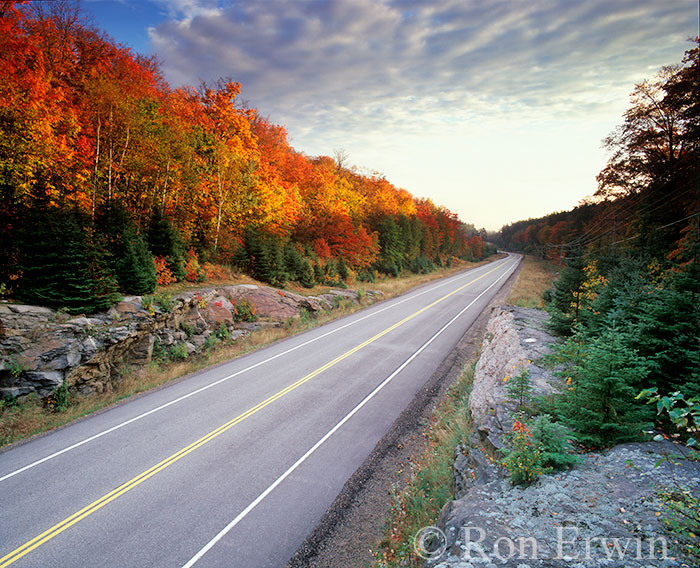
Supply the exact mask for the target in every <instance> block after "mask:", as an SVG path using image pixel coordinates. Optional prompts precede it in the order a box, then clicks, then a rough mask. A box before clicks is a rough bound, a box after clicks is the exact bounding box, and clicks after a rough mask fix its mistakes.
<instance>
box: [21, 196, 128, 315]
mask: <svg viewBox="0 0 700 568" xmlns="http://www.w3.org/2000/svg"><path fill="white" fill-rule="evenodd" d="M24 218H25V221H26V222H25V224H24V226H23V227H22V228H21V229H20V231H19V232H18V243H17V248H18V254H19V263H18V264H19V268H20V273H21V278H20V283H19V287H18V292H17V297H18V298H19V299H20V300H21V301H23V302H26V303H29V304H37V305H42V306H48V307H52V308H63V309H65V310H67V311H68V312H69V313H91V312H94V311H96V310H99V309H105V308H107V307H109V306H110V305H112V304H113V303H115V302H116V301H117V299H118V295H117V293H116V281H115V279H114V278H113V276H112V275H111V273H110V272H109V270H108V269H107V266H106V262H105V260H106V259H105V250H104V249H103V248H102V246H103V243H102V242H101V240H100V239H99V238H97V236H96V235H95V233H94V231H92V230H91V229H90V228H89V226H88V225H87V222H86V220H85V219H84V218H83V217H82V216H81V215H80V214H78V213H76V212H74V211H68V210H58V209H54V208H48V207H46V206H44V205H37V206H36V207H34V208H32V209H31V210H28V211H27V213H26V215H25V217H24Z"/></svg>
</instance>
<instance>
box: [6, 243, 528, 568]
mask: <svg viewBox="0 0 700 568" xmlns="http://www.w3.org/2000/svg"><path fill="white" fill-rule="evenodd" d="M519 262H520V257H519V256H517V255H509V256H508V257H507V258H504V259H501V260H498V261H495V262H492V263H490V264H487V265H484V266H481V267H478V268H474V269H471V270H468V271H463V272H460V273H458V274H456V275H453V276H451V277H448V278H444V279H441V280H437V281H434V282H432V283H430V284H428V285H425V286H423V287H421V288H418V289H415V290H413V291H411V292H409V293H407V294H405V295H403V296H400V297H397V298H393V299H391V300H387V301H384V302H381V303H378V304H375V305H374V306H371V307H369V308H367V309H365V310H362V311H361V312H358V313H356V314H353V315H351V316H348V317H345V318H342V319H339V320H336V321H334V322H331V323H329V324H326V325H324V326H321V327H318V328H315V329H313V330H310V331H308V332H305V333H303V334H300V335H297V336H295V337H292V338H289V339H287V340H284V341H280V342H278V343H275V344H274V345H271V346H269V347H266V348H264V349H261V350H258V351H256V352H254V353H251V354H249V355H246V356H245V357H241V358H239V359H236V360H233V361H230V362H228V363H225V364H223V365H219V366H217V367H214V368H210V369H206V370H204V371H202V372H199V373H197V374H196V375H194V376H192V377H190V378H187V379H185V380H182V381H179V382H176V383H174V384H172V385H169V386H167V387H165V388H162V389H159V390H156V391H153V392H151V393H149V394H147V395H144V396H141V397H138V398H135V399H134V400H131V401H129V402H127V403H124V404H122V405H119V406H115V407H113V408H111V409H109V410H107V411H105V412H101V413H98V414H95V415H93V416H91V417H89V418H86V419H84V420H81V421H78V422H76V423H74V424H72V425H70V426H67V427H65V428H62V429H59V430H56V431H54V432H52V433H49V434H47V435H44V436H40V437H37V438H35V439H33V440H31V441H29V442H27V443H25V444H21V445H18V446H15V447H13V448H11V449H9V450H7V451H5V452H3V453H0V568H5V567H6V566H16V567H18V568H19V567H41V568H48V567H57V568H58V567H60V568H70V567H75V568H78V567H80V568H84V567H118V568H137V567H144V568H155V567H190V566H197V567H198V568H206V567H210V568H211V567H226V568H231V567H238V566H241V567H247V568H257V567H268V566H269V567H275V568H277V567H282V566H284V565H285V563H286V561H287V560H288V559H289V558H290V557H291V556H292V554H293V553H294V552H295V550H296V549H297V548H298V546H299V545H300V544H301V543H302V541H303V540H304V539H305V537H306V536H307V535H308V534H309V533H310V532H311V531H312V529H313V528H314V526H315V525H316V524H317V523H318V521H319V520H320V519H321V517H322V516H323V514H324V513H325V512H326V510H327V509H328V507H329V506H330V505H331V503H332V502H333V501H334V499H335V497H336V496H337V495H338V493H339V492H340V491H341V489H342V488H343V485H344V484H345V482H346V480H347V479H348V478H349V477H350V476H351V475H352V474H353V472H354V471H355V470H356V469H357V468H358V467H359V466H360V465H361V464H362V463H363V461H364V460H365V458H366V457H367V456H368V455H369V454H370V452H371V451H372V449H373V448H374V446H375V445H376V443H377V442H378V441H379V440H380V439H381V438H382V437H383V436H384V434H385V433H386V432H387V431H388V430H389V429H390V428H391V426H392V424H393V423H394V421H395V420H396V419H397V417H398V416H399V414H400V413H401V412H402V410H403V409H404V408H405V407H406V406H407V405H408V404H409V403H410V401H411V400H412V398H413V397H414V396H415V395H416V393H417V392H419V391H420V389H421V387H422V386H423V385H424V383H425V382H426V381H427V380H428V378H429V377H430V376H431V375H432V373H433V372H434V371H435V369H436V368H437V367H438V366H439V365H440V363H441V362H442V361H443V360H444V359H445V357H446V356H447V355H448V354H449V353H450V351H451V350H452V349H453V348H454V346H455V345H456V344H457V342H458V341H459V339H460V338H461V337H462V335H463V334H464V333H465V331H466V330H467V329H468V328H469V327H470V325H471V324H472V322H473V321H474V320H475V319H476V318H477V317H478V315H479V313H480V312H481V311H482V310H483V309H484V307H485V306H486V305H487V304H488V302H489V300H490V298H491V297H492V296H493V295H494V294H495V293H496V292H497V291H498V289H499V288H500V286H502V285H503V283H504V282H505V281H506V280H507V278H508V276H509V275H510V274H511V273H512V272H513V271H514V270H515V268H516V267H517V265H518V263H519ZM368 546H369V544H368Z"/></svg>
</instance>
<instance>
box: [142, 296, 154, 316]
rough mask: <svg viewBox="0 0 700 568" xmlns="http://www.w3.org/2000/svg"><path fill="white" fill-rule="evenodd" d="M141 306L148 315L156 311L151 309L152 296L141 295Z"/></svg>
mask: <svg viewBox="0 0 700 568" xmlns="http://www.w3.org/2000/svg"><path fill="white" fill-rule="evenodd" d="M141 307H142V308H143V309H144V310H146V311H147V312H148V313H149V314H150V315H155V313H156V311H155V309H153V296H142V297H141Z"/></svg>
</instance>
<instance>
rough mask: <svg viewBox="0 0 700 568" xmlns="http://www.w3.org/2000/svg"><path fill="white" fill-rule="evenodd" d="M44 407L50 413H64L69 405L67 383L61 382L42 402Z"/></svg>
mask: <svg viewBox="0 0 700 568" xmlns="http://www.w3.org/2000/svg"><path fill="white" fill-rule="evenodd" d="M44 405H45V406H46V408H47V409H49V410H50V411H51V412H64V411H65V410H66V409H67V408H68V406H69V405H70V392H69V389H68V382H67V381H63V382H62V383H61V384H60V385H58V386H57V387H56V388H55V389H53V391H52V392H51V394H50V395H49V396H48V397H46V399H45V400H44Z"/></svg>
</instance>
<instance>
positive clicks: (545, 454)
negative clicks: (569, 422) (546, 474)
mask: <svg viewBox="0 0 700 568" xmlns="http://www.w3.org/2000/svg"><path fill="white" fill-rule="evenodd" d="M532 439H533V441H534V442H535V443H536V444H537V445H538V446H539V448H540V450H541V451H542V458H541V461H542V467H543V468H545V470H546V471H551V470H554V471H560V470H564V469H569V468H570V467H573V466H575V465H576V464H577V463H579V462H580V461H581V458H580V457H579V456H577V455H576V454H575V453H574V448H573V445H572V440H574V439H575V438H574V435H573V433H572V432H571V430H569V429H568V428H567V427H566V426H564V425H563V424H559V423H558V422H552V419H551V416H549V415H548V414H543V415H541V416H538V417H537V418H536V419H535V421H534V422H533V423H532Z"/></svg>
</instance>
